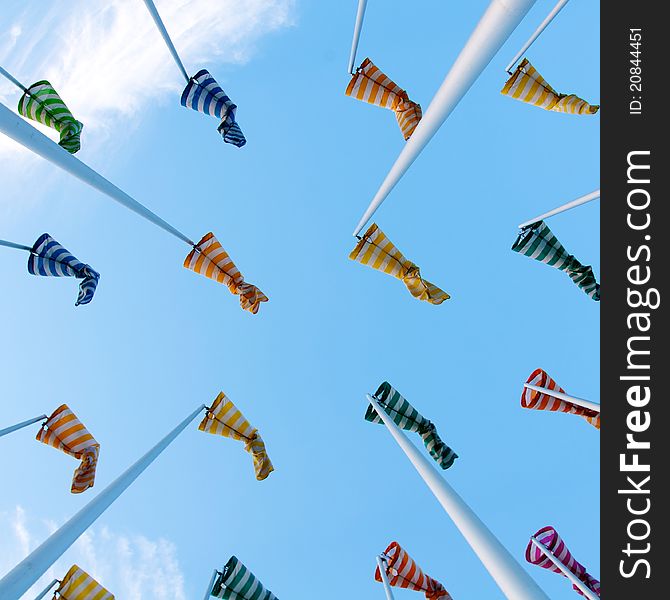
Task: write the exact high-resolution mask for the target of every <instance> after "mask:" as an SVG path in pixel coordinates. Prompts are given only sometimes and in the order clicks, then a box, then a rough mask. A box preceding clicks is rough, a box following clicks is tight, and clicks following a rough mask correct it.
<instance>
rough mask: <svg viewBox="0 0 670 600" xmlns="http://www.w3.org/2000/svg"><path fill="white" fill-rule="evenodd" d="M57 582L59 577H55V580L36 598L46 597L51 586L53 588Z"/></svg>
mask: <svg viewBox="0 0 670 600" xmlns="http://www.w3.org/2000/svg"><path fill="white" fill-rule="evenodd" d="M57 583H58V579H54V580H53V581H52V582H51V583H50V584H49V585H48V586H47V587H45V588H44V589H43V590H42V591H41V592H40V593H39V595H38V596H37V597H36V598H35V600H42V598H44V596H46V595H47V594H48V593H49V591H50V590H51V588H52V587H53V586H54V585H56V584H57Z"/></svg>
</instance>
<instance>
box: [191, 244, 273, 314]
mask: <svg viewBox="0 0 670 600" xmlns="http://www.w3.org/2000/svg"><path fill="white" fill-rule="evenodd" d="M184 266H185V267H186V268H187V269H191V270H192V271H195V272H196V273H200V275H204V276H205V277H207V278H209V279H213V280H214V281H218V282H219V283H223V284H224V285H226V286H227V287H228V289H229V290H230V292H231V293H232V294H236V295H238V296H239V297H240V306H241V307H242V308H243V309H244V310H248V311H249V312H251V313H253V314H256V313H257V312H258V308H259V306H260V303H261V302H267V301H268V297H267V296H266V295H265V294H264V293H263V292H261V291H260V290H259V289H258V288H257V287H256V286H255V285H252V284H251V283H247V282H246V281H244V277H243V275H242V273H240V272H239V270H238V269H237V267H236V266H235V263H233V261H232V260H231V258H230V256H228V253H227V252H226V251H225V250H224V249H223V248H222V247H221V243H220V242H219V240H217V239H216V237H215V236H214V234H213V233H212V232H209V233H208V234H207V235H205V236H204V237H203V238H202V239H201V240H200V241H199V242H198V243H197V244H196V245H195V246H194V247H193V250H191V251H190V252H189V254H188V256H187V257H186V260H184Z"/></svg>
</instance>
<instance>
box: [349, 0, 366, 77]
mask: <svg viewBox="0 0 670 600" xmlns="http://www.w3.org/2000/svg"><path fill="white" fill-rule="evenodd" d="M367 4H368V0H358V10H357V12H356V24H355V25H354V39H353V40H352V42H351V54H349V73H350V74H351V75H353V74H354V63H355V62H356V51H357V50H358V40H359V39H360V37H361V26H362V25H363V17H364V16H365V7H366V6H367Z"/></svg>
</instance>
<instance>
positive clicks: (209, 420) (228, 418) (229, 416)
mask: <svg viewBox="0 0 670 600" xmlns="http://www.w3.org/2000/svg"><path fill="white" fill-rule="evenodd" d="M198 429H200V431H204V432H206V433H212V434H214V435H222V436H223V437H228V438H232V439H234V440H242V441H244V449H245V450H246V451H247V452H248V453H249V454H251V457H252V459H253V461H254V471H255V473H256V479H258V481H262V480H263V479H265V478H266V477H267V476H268V475H269V474H270V473H271V472H272V471H274V467H273V466H272V462H271V461H270V458H269V457H268V455H267V452H266V451H265V443H264V442H263V438H261V436H260V434H259V433H258V429H256V428H255V427H252V426H251V425H250V423H249V421H247V420H246V419H245V418H244V415H243V414H242V413H241V412H240V411H239V410H238V409H237V407H236V406H235V405H234V404H233V403H232V402H231V401H230V400H229V399H228V397H227V396H226V395H225V394H224V393H223V392H219V395H218V396H217V397H216V399H215V400H214V403H213V404H212V406H211V407H210V408H208V409H207V413H206V414H205V418H204V419H203V420H202V422H201V423H200V425H199V427H198Z"/></svg>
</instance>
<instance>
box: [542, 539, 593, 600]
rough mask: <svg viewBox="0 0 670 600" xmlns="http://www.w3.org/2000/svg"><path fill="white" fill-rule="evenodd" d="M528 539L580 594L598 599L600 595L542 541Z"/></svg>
mask: <svg viewBox="0 0 670 600" xmlns="http://www.w3.org/2000/svg"><path fill="white" fill-rule="evenodd" d="M530 541H531V542H532V543H533V544H535V546H537V548H539V549H540V551H541V552H542V553H543V554H544V555H545V556H546V557H547V558H548V559H549V560H550V561H551V562H552V563H554V565H555V566H556V568H558V569H559V570H560V571H561V573H563V575H565V576H566V577H567V578H568V579H569V580H570V581H571V582H572V584H573V585H576V586H577V587H578V588H579V589H580V591H581V592H582V594H584V596H586V597H587V598H588V599H589V600H600V597H599V596H597V595H596V594H594V593H593V592H592V591H591V590H590V589H589V588H588V587H587V586H586V584H585V583H584V582H583V581H581V580H580V579H578V578H577V577H575V574H574V573H573V572H572V571H571V570H570V569H568V568H567V567H566V566H565V565H564V564H563V563H562V562H561V561H560V560H558V559H557V558H556V557H555V556H554V553H553V552H552V551H551V550H549V548H547V547H546V546H545V545H544V544H543V543H542V542H540V541H538V540H536V539H535V538H534V537H531V538H530Z"/></svg>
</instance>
